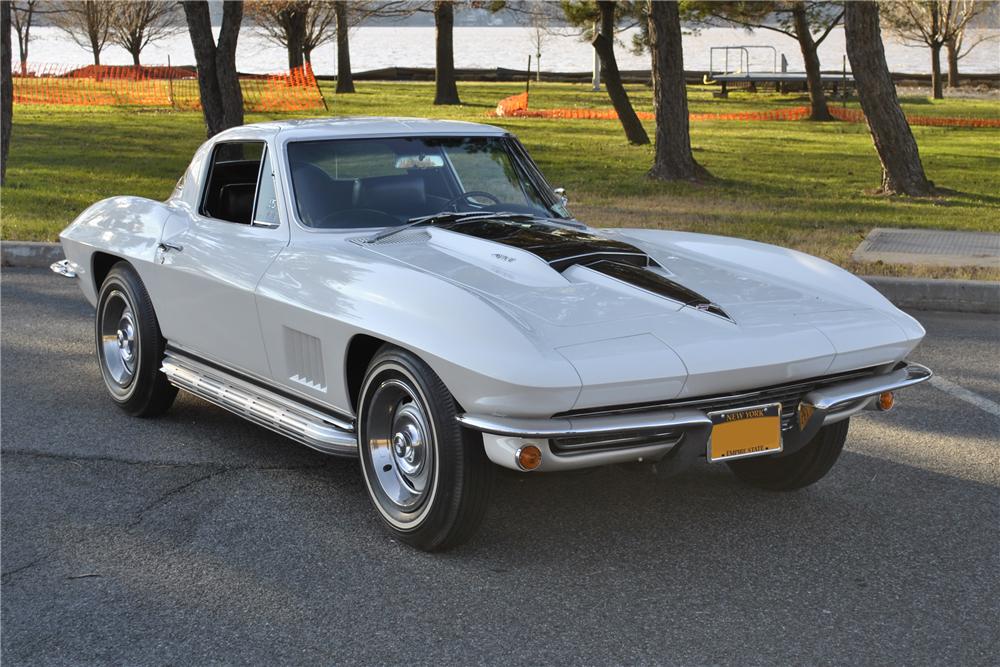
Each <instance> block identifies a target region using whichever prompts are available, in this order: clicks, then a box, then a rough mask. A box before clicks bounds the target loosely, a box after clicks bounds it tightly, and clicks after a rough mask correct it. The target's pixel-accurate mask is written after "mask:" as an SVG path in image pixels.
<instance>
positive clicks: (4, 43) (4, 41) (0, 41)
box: [0, 2, 14, 184]
mask: <svg viewBox="0 0 1000 667" xmlns="http://www.w3.org/2000/svg"><path fill="white" fill-rule="evenodd" d="M10 9H11V7H10V3H9V2H0V184H2V183H6V182H7V155H8V154H9V153H10V133H11V130H12V129H13V127H14V108H13V107H14V78H13V77H12V76H11V71H10V57H11V55H13V54H12V53H11V51H10Z"/></svg>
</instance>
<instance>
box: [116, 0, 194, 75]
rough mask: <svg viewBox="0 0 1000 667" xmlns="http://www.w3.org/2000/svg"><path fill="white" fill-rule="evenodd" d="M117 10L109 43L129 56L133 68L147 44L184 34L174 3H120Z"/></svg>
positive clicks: (149, 0) (153, 0) (137, 0)
mask: <svg viewBox="0 0 1000 667" xmlns="http://www.w3.org/2000/svg"><path fill="white" fill-rule="evenodd" d="M116 9H117V11H116V12H115V16H114V18H113V20H112V24H111V41H113V42H114V43H115V44H117V45H118V46H120V47H122V48H123V49H125V50H126V51H128V52H129V53H130V54H131V55H132V63H133V64H134V65H135V66H136V67H138V66H139V54H140V53H142V50H143V49H144V48H146V47H147V46H148V45H149V44H151V43H152V42H156V41H159V40H161V39H163V38H165V37H170V36H171V35H176V34H177V33H178V32H180V31H181V30H183V24H179V23H178V20H179V19H180V13H179V11H178V9H179V7H178V5H177V3H176V1H175V0H119V2H117V6H116Z"/></svg>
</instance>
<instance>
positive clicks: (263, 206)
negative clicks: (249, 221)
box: [253, 151, 278, 227]
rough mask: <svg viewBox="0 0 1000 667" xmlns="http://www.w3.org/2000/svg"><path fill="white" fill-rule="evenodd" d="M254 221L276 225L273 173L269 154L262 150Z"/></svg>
mask: <svg viewBox="0 0 1000 667" xmlns="http://www.w3.org/2000/svg"><path fill="white" fill-rule="evenodd" d="M253 221H254V223H257V224H261V225H267V226H268V227H277V226H278V200H277V197H276V196H275V193H274V175H273V174H272V173H271V155H270V154H269V153H268V152H267V151H264V163H263V164H262V165H261V167H260V183H259V185H258V186H257V201H256V202H255V203H254V208H253Z"/></svg>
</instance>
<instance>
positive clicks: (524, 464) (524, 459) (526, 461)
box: [514, 445, 542, 470]
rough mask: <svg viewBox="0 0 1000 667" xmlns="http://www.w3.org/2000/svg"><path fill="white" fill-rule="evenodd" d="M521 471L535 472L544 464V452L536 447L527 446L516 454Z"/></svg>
mask: <svg viewBox="0 0 1000 667" xmlns="http://www.w3.org/2000/svg"><path fill="white" fill-rule="evenodd" d="M514 458H515V460H516V461H517V465H518V467H520V468H521V470H534V469H535V468H537V467H538V466H540V465H541V464H542V450H540V449H539V448H538V447H536V446H534V445H525V446H524V447H521V448H520V449H519V450H517V453H516V454H514Z"/></svg>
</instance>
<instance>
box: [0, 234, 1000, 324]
mask: <svg viewBox="0 0 1000 667" xmlns="http://www.w3.org/2000/svg"><path fill="white" fill-rule="evenodd" d="M61 259H63V251H62V247H61V246H60V245H59V244H58V243H37V242H34V241H2V242H0V265H3V266H9V267H12V268H14V267H22V268H48V266H49V265H50V264H52V262H58V261H59V260H61ZM862 279H863V280H864V281H865V282H867V283H868V284H869V285H871V286H872V287H874V288H875V289H877V290H878V291H879V292H881V293H882V294H883V295H885V297H886V298H887V299H889V301H892V302H893V303H894V304H896V305H897V306H898V307H900V308H913V309H916V310H943V311H950V312H955V313H990V314H998V313H1000V282H989V281H985V280H927V279H923V278H886V277H883V276H862Z"/></svg>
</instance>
